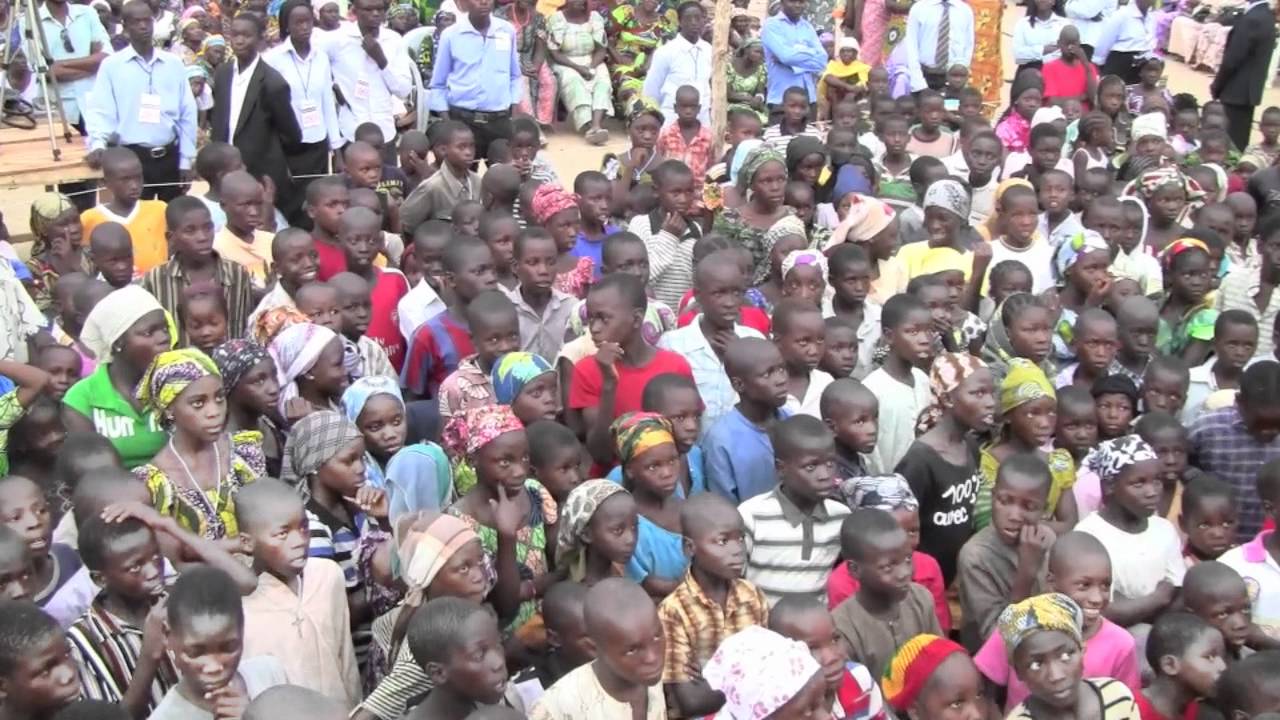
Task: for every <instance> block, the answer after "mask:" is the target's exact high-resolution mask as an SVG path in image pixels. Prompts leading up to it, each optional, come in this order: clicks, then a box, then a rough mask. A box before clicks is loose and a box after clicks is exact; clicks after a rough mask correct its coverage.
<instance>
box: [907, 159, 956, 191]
mask: <svg viewBox="0 0 1280 720" xmlns="http://www.w3.org/2000/svg"><path fill="white" fill-rule="evenodd" d="M935 168H946V165H943V164H942V161H941V160H939V159H938V158H936V157H934V156H932V155H921V156H920V157H918V158H916V159H915V160H913V161H911V169H910V170H908V171H907V173H908V176H909V177H910V178H911V184H912V185H923V184H924V181H925V180H926V179H928V176H927V173H930V172H933V170H934V169H935Z"/></svg>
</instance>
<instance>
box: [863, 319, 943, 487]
mask: <svg viewBox="0 0 1280 720" xmlns="http://www.w3.org/2000/svg"><path fill="white" fill-rule="evenodd" d="M880 322H881V327H882V332H883V333H884V337H885V339H886V341H887V344H888V347H889V352H888V355H887V356H886V357H885V359H884V364H883V365H882V366H881V367H880V368H878V369H876V370H875V371H874V372H872V373H871V374H870V375H868V376H867V377H866V380H865V381H864V383H865V384H866V386H867V387H868V388H870V389H871V392H872V393H873V394H875V396H876V399H877V400H878V401H879V402H880V423H879V424H880V434H879V436H878V438H877V440H876V449H875V451H874V452H873V453H872V455H871V459H870V461H869V465H870V467H871V469H872V470H873V471H874V472H876V473H884V472H888V471H890V470H892V469H893V468H895V467H897V465H898V461H899V460H901V459H902V458H903V456H905V455H906V453H907V448H908V447H909V446H910V444H911V442H912V441H913V440H914V438H915V432H914V427H915V421H916V417H917V416H918V415H919V414H920V411H921V410H923V409H924V408H925V405H927V404H928V402H929V400H928V398H929V395H928V393H929V377H928V376H927V375H925V374H924V373H923V372H921V371H920V369H919V368H918V367H916V365H917V364H919V363H921V362H923V361H925V360H927V359H928V358H930V357H932V355H933V339H934V338H935V337H936V332H935V331H934V329H933V319H932V317H931V316H930V314H929V310H928V308H926V307H925V306H924V304H923V303H921V302H920V301H919V300H918V299H917V298H915V297H914V296H912V295H895V296H894V297H892V298H891V299H890V300H889V302H888V303H886V304H885V306H884V310H883V312H882V314H881V317H880Z"/></svg>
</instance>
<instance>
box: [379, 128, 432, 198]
mask: <svg viewBox="0 0 1280 720" xmlns="http://www.w3.org/2000/svg"><path fill="white" fill-rule="evenodd" d="M378 134H379V135H381V134H382V131H381V130H379V131H378ZM396 152H397V153H398V154H399V155H400V167H399V170H400V171H401V172H403V173H404V178H405V185H404V188H403V191H402V194H401V197H405V196H407V195H408V194H409V193H411V192H413V189H414V188H416V187H418V186H419V185H421V184H422V181H423V180H426V179H427V178H429V177H431V176H432V175H434V174H435V173H436V172H437V170H436V167H435V166H434V165H432V164H431V141H430V140H428V139H427V134H426V133H424V132H422V131H421V130H409V131H408V132H403V133H400V141H399V144H398V145H397V146H396Z"/></svg>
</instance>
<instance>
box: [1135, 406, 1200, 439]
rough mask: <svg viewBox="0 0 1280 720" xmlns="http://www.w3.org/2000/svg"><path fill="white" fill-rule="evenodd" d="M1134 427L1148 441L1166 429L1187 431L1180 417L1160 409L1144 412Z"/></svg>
mask: <svg viewBox="0 0 1280 720" xmlns="http://www.w3.org/2000/svg"><path fill="white" fill-rule="evenodd" d="M1133 429H1134V430H1135V431H1137V433H1138V435H1140V436H1141V437H1142V439H1143V440H1146V441H1147V442H1151V437H1152V436H1153V435H1155V434H1156V433H1161V432H1164V431H1165V430H1177V431H1179V432H1182V433H1186V431H1187V429H1186V428H1185V427H1183V426H1182V423H1181V422H1179V421H1178V418H1176V417H1174V416H1173V415H1170V414H1169V413H1167V412H1161V411H1159V410H1148V411H1147V412H1145V413H1143V414H1142V417H1140V418H1138V422H1136V423H1134V426H1133Z"/></svg>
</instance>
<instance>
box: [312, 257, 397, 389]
mask: <svg viewBox="0 0 1280 720" xmlns="http://www.w3.org/2000/svg"><path fill="white" fill-rule="evenodd" d="M375 270H376V268H375ZM386 275H392V274H391V273H386ZM392 276H393V275H392ZM328 284H329V286H330V287H332V288H333V291H334V295H335V298H334V299H335V300H336V301H337V310H338V322H339V326H338V332H339V333H340V334H341V335H342V337H343V345H344V346H348V347H349V346H352V345H354V346H355V348H356V352H357V354H358V355H359V357H360V361H359V366H358V367H357V368H356V371H355V372H353V373H352V375H353V376H354V377H372V376H382V377H390V378H399V376H400V375H399V373H398V372H396V369H395V367H394V366H392V364H391V360H390V358H388V357H387V351H386V350H384V349H383V348H382V345H381V344H379V343H378V341H377V340H375V339H374V338H372V337H370V336H369V335H368V331H369V327H370V325H371V319H372V318H374V317H376V316H377V314H378V312H377V311H375V310H374V309H373V306H372V293H371V292H370V290H369V283H368V281H367V280H365V279H364V278H363V277H361V276H359V275H357V274H355V273H353V272H349V271H348V272H342V273H338V274H337V275H334V276H333V277H332V278H330V279H329V283H328ZM380 310H382V311H383V312H385V307H384V308H381V309H380ZM397 337H399V336H398V335H397Z"/></svg>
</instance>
